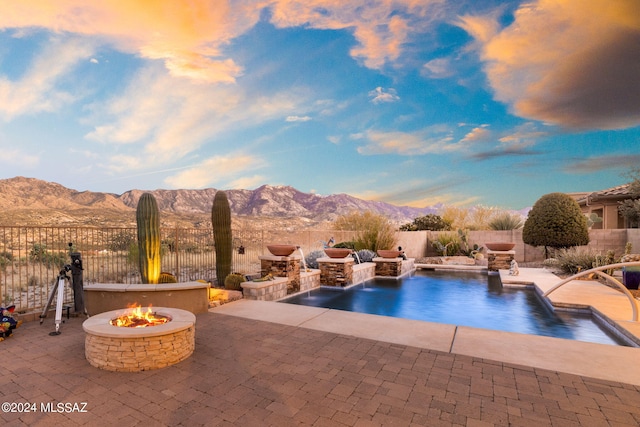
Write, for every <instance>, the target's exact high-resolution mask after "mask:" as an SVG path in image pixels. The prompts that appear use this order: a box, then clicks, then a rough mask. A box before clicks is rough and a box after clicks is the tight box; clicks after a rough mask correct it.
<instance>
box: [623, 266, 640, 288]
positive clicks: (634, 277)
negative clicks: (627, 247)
mask: <svg viewBox="0 0 640 427" xmlns="http://www.w3.org/2000/svg"><path fill="white" fill-rule="evenodd" d="M622 283H623V284H624V286H625V287H626V288H627V289H638V286H639V285H640V269H638V268H637V267H627V268H623V269H622Z"/></svg>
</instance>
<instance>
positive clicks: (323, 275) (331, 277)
mask: <svg viewBox="0 0 640 427" xmlns="http://www.w3.org/2000/svg"><path fill="white" fill-rule="evenodd" d="M354 264H355V260H354V259H353V258H352V257H350V256H349V257H346V258H329V257H325V258H318V267H319V268H320V284H322V285H324V286H340V287H344V286H348V285H351V284H353V265H354Z"/></svg>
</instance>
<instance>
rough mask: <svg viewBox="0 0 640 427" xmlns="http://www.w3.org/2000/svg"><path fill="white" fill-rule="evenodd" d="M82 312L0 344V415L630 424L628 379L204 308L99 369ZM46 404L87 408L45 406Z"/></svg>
mask: <svg viewBox="0 0 640 427" xmlns="http://www.w3.org/2000/svg"><path fill="white" fill-rule="evenodd" d="M232 304H234V303H232ZM274 304H275V303H274ZM223 307H224V306H223ZM82 321H83V319H82V318H72V319H70V320H68V321H67V323H65V324H63V325H62V328H61V330H62V334H61V335H58V336H49V335H48V333H49V332H50V331H52V330H53V325H52V319H47V320H45V324H44V325H39V324H38V322H28V323H25V324H24V325H22V326H21V327H20V328H19V329H17V330H16V331H15V335H14V336H13V337H10V338H9V339H7V340H6V341H4V342H1V343H0V350H1V351H2V356H3V357H2V360H3V363H2V367H1V368H0V372H1V374H0V396H1V397H2V398H1V399H0V400H1V401H2V402H13V403H30V404H36V411H34V412H31V413H25V412H22V413H18V412H13V413H7V412H2V413H0V419H1V420H2V421H3V423H4V424H5V425H9V426H14V425H15V426H20V425H28V426H50V425H63V426H64V425H70V426H73V425H90V426H102V425H104V426H113V425H118V426H128V425H139V424H141V423H151V425H154V426H156V425H157V426H163V425H166V426H183V425H184V426H199V425H203V426H216V425H220V426H270V425H273V426H299V425H315V426H340V425H345V426H390V425H398V426H409V425H415V426H425V425H428V426H438V425H443V426H444V425H446V426H449V425H461V426H492V425H496V426H506V425H512V426H544V425H556V426H580V425H583V426H637V425H640V405H639V404H638V403H639V402H640V386H637V385H630V384H625V383H623V382H614V381H607V380H601V379H594V378H590V377H588V376H579V375H575V374H567V373H563V372H557V371H552V370H546V369H539V368H533V367H529V366H526V364H523V365H516V364H510V363H501V362H496V361H492V360H489V359H483V358H479V357H473V356H468V355H459V354H453V353H450V352H447V351H437V350H430V349H425V348H420V347H414V346H411V345H404V344H393V343H388V342H382V341H376V340H373V339H368V338H359V337H354V336H346V335H341V334H337V333H333V332H326V331H322V330H317V329H309V328H304V327H299V326H292V325H286V324H281V323H272V322H265V321H259V320H253V319H247V318H243V317H237V316H231V315H225V314H221V313H220V312H216V311H215V310H214V311H212V312H210V313H205V314H200V315H198V316H197V324H196V350H195V353H194V354H193V355H192V356H191V357H190V358H189V359H187V360H185V361H183V362H181V363H179V364H177V365H174V366H171V367H168V368H164V369H160V370H154V371H146V372H139V373H117V372H108V371H103V370H100V369H97V368H94V367H92V366H90V365H89V363H88V362H87V361H86V360H85V358H84V333H83V331H82ZM634 350H637V349H634ZM638 351H640V350H638ZM609 362H610V363H612V364H613V363H616V360H610V361H609ZM628 368H629V369H630V370H637V369H638V367H637V366H636V365H634V366H629V367H628ZM47 402H54V403H55V404H57V403H71V404H79V408H78V409H83V408H82V407H81V404H83V403H86V407H85V408H84V409H85V410H86V412H83V413H77V412H74V413H51V412H47V413H45V412H43V411H42V408H41V404H42V403H45V404H46V403H47ZM55 407H56V406H55V405H54V408H55ZM63 408H64V407H63Z"/></svg>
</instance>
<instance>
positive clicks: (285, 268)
mask: <svg viewBox="0 0 640 427" xmlns="http://www.w3.org/2000/svg"><path fill="white" fill-rule="evenodd" d="M258 259H259V260H260V274H261V275H262V276H266V275H267V274H271V275H272V276H273V277H284V278H285V279H287V294H292V293H295V292H298V291H299V290H300V263H301V260H302V257H301V256H300V255H290V256H275V255H261V256H259V257H258Z"/></svg>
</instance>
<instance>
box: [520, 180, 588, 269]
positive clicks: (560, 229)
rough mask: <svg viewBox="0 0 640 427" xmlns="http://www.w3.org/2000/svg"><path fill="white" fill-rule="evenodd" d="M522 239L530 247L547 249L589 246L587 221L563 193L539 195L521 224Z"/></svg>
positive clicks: (575, 203)
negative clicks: (522, 225)
mask: <svg viewBox="0 0 640 427" xmlns="http://www.w3.org/2000/svg"><path fill="white" fill-rule="evenodd" d="M522 240H523V241H524V243H526V244H528V245H531V246H544V248H545V258H546V257H547V256H548V249H547V248H554V249H560V248H570V247H573V246H583V245H586V244H588V243H589V229H588V228H587V219H586V218H585V216H584V215H583V214H582V211H580V206H578V203H577V202H576V201H575V200H574V199H572V198H571V197H570V196H569V195H567V194H564V193H550V194H546V195H544V196H542V197H541V198H540V199H538V201H537V202H536V203H535V204H534V205H533V208H532V209H531V211H530V212H529V216H528V218H527V220H526V221H525V223H524V227H523V230H522Z"/></svg>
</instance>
